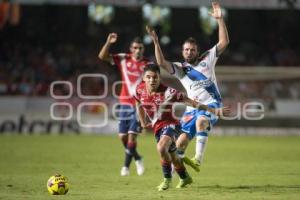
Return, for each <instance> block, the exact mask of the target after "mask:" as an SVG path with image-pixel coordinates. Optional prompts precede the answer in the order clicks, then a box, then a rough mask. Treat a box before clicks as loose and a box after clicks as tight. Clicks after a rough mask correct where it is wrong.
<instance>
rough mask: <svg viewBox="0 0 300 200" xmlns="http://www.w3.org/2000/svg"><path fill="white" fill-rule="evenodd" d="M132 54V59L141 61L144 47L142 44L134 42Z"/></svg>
mask: <svg viewBox="0 0 300 200" xmlns="http://www.w3.org/2000/svg"><path fill="white" fill-rule="evenodd" d="M130 52H131V53H132V57H134V58H135V59H137V60H139V59H141V58H142V57H143V54H144V45H143V44H142V43H136V42H133V43H132V44H131V46H130Z"/></svg>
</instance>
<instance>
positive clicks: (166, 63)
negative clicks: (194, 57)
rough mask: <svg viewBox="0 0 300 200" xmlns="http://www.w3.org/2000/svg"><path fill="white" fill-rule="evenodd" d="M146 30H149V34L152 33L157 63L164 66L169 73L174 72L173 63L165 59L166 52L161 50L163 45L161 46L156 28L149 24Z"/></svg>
mask: <svg viewBox="0 0 300 200" xmlns="http://www.w3.org/2000/svg"><path fill="white" fill-rule="evenodd" d="M146 30H147V32H148V34H149V35H150V37H151V39H152V41H153V44H154V48H155V58H156V62H157V64H158V65H159V66H161V67H163V68H164V69H165V70H167V71H168V72H169V73H173V68H172V64H171V63H170V62H169V61H167V60H166V59H165V57H164V54H163V52H162V50H161V47H160V44H159V41H158V37H157V34H156V32H155V30H153V29H151V28H150V27H149V26H146Z"/></svg>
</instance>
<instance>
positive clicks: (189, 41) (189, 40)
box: [183, 37, 198, 46]
mask: <svg viewBox="0 0 300 200" xmlns="http://www.w3.org/2000/svg"><path fill="white" fill-rule="evenodd" d="M185 43H191V44H195V45H197V46H198V44H197V40H196V39H195V38H193V37H189V38H188V39H186V40H185V41H184V42H183V44H185Z"/></svg>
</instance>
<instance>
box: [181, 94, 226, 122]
mask: <svg viewBox="0 0 300 200" xmlns="http://www.w3.org/2000/svg"><path fill="white" fill-rule="evenodd" d="M183 102H184V103H185V104H186V105H187V106H192V107H194V108H198V109H199V110H207V111H209V112H211V113H214V114H215V115H217V116H219V117H223V116H228V115H229V114H230V108H229V107H222V108H209V107H208V106H207V105H204V104H201V103H198V102H196V101H194V100H192V99H190V98H188V97H187V96H186V95H184V97H183Z"/></svg>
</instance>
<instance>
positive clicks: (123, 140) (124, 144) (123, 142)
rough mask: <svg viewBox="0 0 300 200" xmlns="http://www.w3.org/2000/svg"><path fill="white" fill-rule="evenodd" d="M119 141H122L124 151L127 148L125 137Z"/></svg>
mask: <svg viewBox="0 0 300 200" xmlns="http://www.w3.org/2000/svg"><path fill="white" fill-rule="evenodd" d="M121 141H122V144H123V146H124V148H125V149H126V148H127V142H128V138H127V137H123V138H122V139H121Z"/></svg>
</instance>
